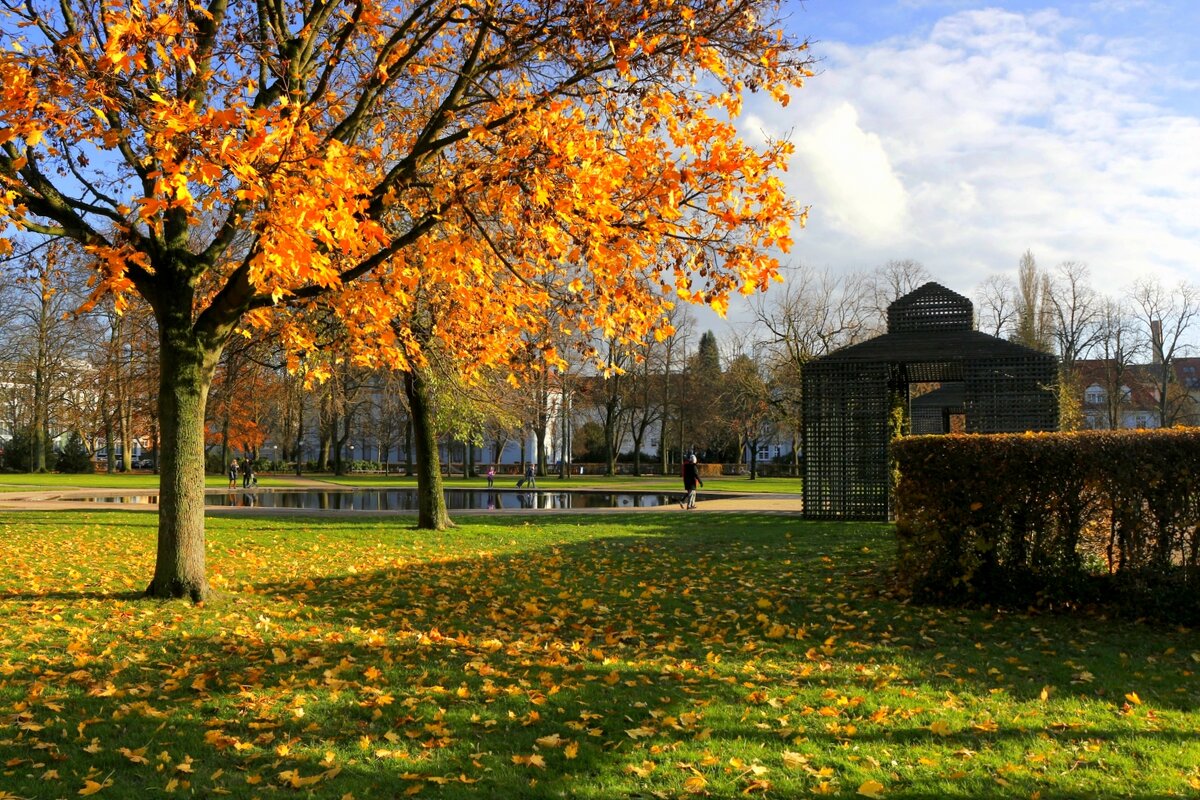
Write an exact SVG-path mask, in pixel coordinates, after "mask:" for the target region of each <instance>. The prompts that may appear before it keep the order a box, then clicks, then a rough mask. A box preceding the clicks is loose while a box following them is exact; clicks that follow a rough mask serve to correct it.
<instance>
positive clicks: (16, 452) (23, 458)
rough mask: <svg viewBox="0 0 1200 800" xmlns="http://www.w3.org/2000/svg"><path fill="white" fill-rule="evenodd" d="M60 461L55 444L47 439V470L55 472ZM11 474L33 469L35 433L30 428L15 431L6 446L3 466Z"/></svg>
mask: <svg viewBox="0 0 1200 800" xmlns="http://www.w3.org/2000/svg"><path fill="white" fill-rule="evenodd" d="M57 461H58V453H56V452H55V451H54V443H53V442H52V441H51V440H50V437H48V436H47V437H46V469H48V470H53V469H54V467H55V463H56V462H57ZM0 466H2V467H3V468H4V469H6V470H9V471H11V472H29V471H30V470H32V469H33V431H32V429H31V428H29V427H28V426H26V427H24V428H18V429H16V430H14V431H13V435H12V438H11V439H9V440H8V442H6V443H5V445H4V456H3V459H2V464H0Z"/></svg>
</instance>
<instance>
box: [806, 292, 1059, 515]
mask: <svg viewBox="0 0 1200 800" xmlns="http://www.w3.org/2000/svg"><path fill="white" fill-rule="evenodd" d="M1057 380H1058V359H1057V358H1056V357H1055V356H1053V355H1050V354H1047V353H1043V352H1040V351H1038V350H1033V349H1031V348H1028V347H1024V346H1022V345H1019V344H1015V343H1013V342H1009V341H1006V340H1004V339H999V338H996V337H995V336H989V335H987V334H985V333H980V332H979V331H976V330H974V307H973V306H972V304H971V301H970V300H968V299H967V298H965V297H963V296H962V295H959V294H956V293H955V292H952V291H950V290H949V289H947V288H946V287H944V286H941V285H939V284H936V283H927V284H925V285H924V286H922V287H920V288H918V289H916V290H914V291H912V292H910V293H909V294H907V295H905V296H904V297H901V298H900V299H899V300H897V301H896V302H894V303H892V305H891V306H889V307H888V332H887V333H886V334H884V335H882V336H877V337H875V338H874V339H869V340H867V341H865V342H862V343H861V344H857V345H852V346H850V347H846V348H843V349H842V350H838V351H836V352H834V353H831V354H829V355H827V356H825V357H824V358H821V359H818V360H816V361H813V362H811V363H810V364H808V365H806V366H805V367H804V374H803V383H804V423H803V425H804V514H805V516H806V517H809V518H812V519H879V520H885V519H888V518H889V516H890V512H891V491H890V486H891V476H890V470H889V460H888V441H889V439H890V436H891V431H890V430H889V417H890V416H891V412H892V410H893V409H894V408H895V407H897V406H898V405H900V404H905V405H908V404H909V403H910V398H909V387H910V385H912V384H918V383H940V384H942V388H941V389H939V390H938V391H936V392H931V393H930V394H928V395H924V396H922V397H921V398H917V399H916V400H915V401H912V411H911V414H910V416H911V418H912V420H913V425H914V428H915V432H919V433H945V432H948V431H949V427H948V420H949V418H950V416H951V415H961V417H962V424H963V429H964V430H965V431H967V432H968V433H1009V432H1023V431H1044V430H1057V428H1058V402H1057V400H1056V398H1055V384H1056V383H1057Z"/></svg>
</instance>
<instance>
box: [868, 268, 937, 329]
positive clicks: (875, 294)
mask: <svg viewBox="0 0 1200 800" xmlns="http://www.w3.org/2000/svg"><path fill="white" fill-rule="evenodd" d="M932 279H933V276H932V275H930V274H929V270H927V269H925V266H924V265H923V264H922V263H921V262H920V261H914V260H913V259H911V258H906V259H903V260H895V259H893V260H892V261H889V262H887V263H886V264H884V265H883V266H882V267H879V268H878V269H876V270H875V271H874V272H872V273H871V274H870V275H869V276H868V281H869V283H870V287H871V288H870V291H871V296H872V303H873V305H874V308H873V309H872V310H873V312H874V314H875V320H874V323H873V327H876V328H878V329H880V330H882V329H884V328H885V327H886V326H887V310H888V306H890V305H891V304H892V303H894V302H896V301H897V300H899V299H900V298H901V297H903V296H904V295H906V294H908V293H909V292H911V291H912V290H914V289H916V288H918V287H919V286H921V285H923V284H925V283H927V282H929V281H930V280H932Z"/></svg>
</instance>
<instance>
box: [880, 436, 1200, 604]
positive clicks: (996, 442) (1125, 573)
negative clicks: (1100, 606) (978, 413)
mask: <svg viewBox="0 0 1200 800" xmlns="http://www.w3.org/2000/svg"><path fill="white" fill-rule="evenodd" d="M893 454H894V456H895V459H896V464H897V467H898V469H899V471H900V483H899V487H898V490H897V493H896V529H897V535H898V540H899V555H900V572H901V575H902V576H903V578H904V580H906V582H907V583H908V585H909V587H910V588H911V589H912V591H913V592H914V593H915V594H916V595H917V596H918V597H921V598H926V599H945V600H968V599H970V600H980V601H986V602H1000V603H1022V604H1024V603H1030V602H1036V601H1042V602H1092V601H1097V600H1103V601H1104V602H1105V603H1106V604H1109V605H1113V606H1115V607H1117V608H1119V609H1120V610H1122V611H1124V612H1127V613H1130V614H1134V615H1138V616H1141V615H1153V616H1159V617H1163V618H1168V619H1176V620H1180V621H1200V592H1198V591H1197V590H1200V430H1166V431H1118V432H1108V431H1088V432H1079V433H1044V434H1024V435H1018V434H1001V435H989V436H978V435H968V436H961V435H959V436H955V435H951V436H919V437H911V438H907V439H901V440H899V441H897V442H895V443H894V444H893Z"/></svg>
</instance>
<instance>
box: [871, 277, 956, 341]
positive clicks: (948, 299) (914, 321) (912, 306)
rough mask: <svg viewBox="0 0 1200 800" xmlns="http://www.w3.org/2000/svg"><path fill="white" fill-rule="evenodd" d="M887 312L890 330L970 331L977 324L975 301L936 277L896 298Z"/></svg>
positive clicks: (901, 331)
mask: <svg viewBox="0 0 1200 800" xmlns="http://www.w3.org/2000/svg"><path fill="white" fill-rule="evenodd" d="M887 315H888V333H917V332H920V331H969V330H972V329H973V328H974V327H975V307H974V305H972V304H971V301H970V300H968V299H967V298H965V297H963V296H962V295H961V294H958V293H957V292H952V291H950V290H949V289H947V288H946V287H945V286H942V285H941V284H940V283H934V282H932V281H930V282H929V283H926V284H923V285H921V286H919V287H917V288H916V289H913V290H912V291H911V292H909V293H908V294H906V295H904V296H903V297H901V298H899V299H897V300H896V301H895V302H893V303H892V304H891V305H890V306H888V311H887Z"/></svg>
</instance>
